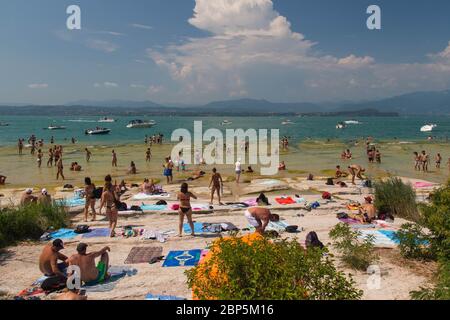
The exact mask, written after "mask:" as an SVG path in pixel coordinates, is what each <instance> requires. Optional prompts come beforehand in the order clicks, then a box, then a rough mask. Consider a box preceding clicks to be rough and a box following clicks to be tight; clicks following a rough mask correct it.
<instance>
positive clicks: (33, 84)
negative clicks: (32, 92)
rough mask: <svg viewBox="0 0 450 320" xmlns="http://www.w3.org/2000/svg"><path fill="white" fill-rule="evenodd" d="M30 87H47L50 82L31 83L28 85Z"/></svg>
mask: <svg viewBox="0 0 450 320" xmlns="http://www.w3.org/2000/svg"><path fill="white" fill-rule="evenodd" d="M28 88H30V89H47V88H48V84H47V83H31V84H29V85H28Z"/></svg>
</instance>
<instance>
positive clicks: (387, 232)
mask: <svg viewBox="0 0 450 320" xmlns="http://www.w3.org/2000/svg"><path fill="white" fill-rule="evenodd" d="M378 231H379V232H380V233H381V234H384V235H385V236H386V237H388V238H389V239H391V240H392V241H393V242H395V243H396V244H400V240H399V239H398V238H397V232H395V231H391V230H378ZM418 244H422V245H428V244H429V243H428V241H426V240H422V241H418Z"/></svg>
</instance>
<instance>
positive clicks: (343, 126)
mask: <svg viewBox="0 0 450 320" xmlns="http://www.w3.org/2000/svg"><path fill="white" fill-rule="evenodd" d="M345 128H346V125H345V123H343V122H339V123H338V124H337V125H336V129H345Z"/></svg>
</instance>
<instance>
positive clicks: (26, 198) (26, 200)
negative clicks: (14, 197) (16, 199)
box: [20, 188, 37, 206]
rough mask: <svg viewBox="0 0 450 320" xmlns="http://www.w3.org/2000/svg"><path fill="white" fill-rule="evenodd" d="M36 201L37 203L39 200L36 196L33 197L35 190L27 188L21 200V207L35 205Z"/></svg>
mask: <svg viewBox="0 0 450 320" xmlns="http://www.w3.org/2000/svg"><path fill="white" fill-rule="evenodd" d="M36 201H37V198H36V197H35V196H33V189H32V188H27V189H25V192H24V194H23V195H22V198H21V199H20V205H21V206H27V205H29V204H31V203H35V202H36Z"/></svg>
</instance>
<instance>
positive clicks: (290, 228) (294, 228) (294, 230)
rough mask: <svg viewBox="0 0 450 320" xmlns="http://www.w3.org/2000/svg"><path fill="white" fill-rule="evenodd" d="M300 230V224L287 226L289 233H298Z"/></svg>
mask: <svg viewBox="0 0 450 320" xmlns="http://www.w3.org/2000/svg"><path fill="white" fill-rule="evenodd" d="M297 230H298V226H287V227H286V232H289V233H296V232H297Z"/></svg>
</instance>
